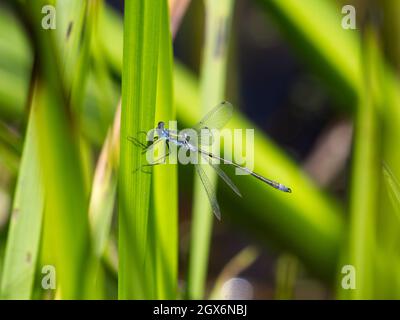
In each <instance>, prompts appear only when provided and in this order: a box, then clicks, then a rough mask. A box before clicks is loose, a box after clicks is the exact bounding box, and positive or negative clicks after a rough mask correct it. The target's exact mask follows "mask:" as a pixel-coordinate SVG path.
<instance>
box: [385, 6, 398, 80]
mask: <svg viewBox="0 0 400 320" xmlns="http://www.w3.org/2000/svg"><path fill="white" fill-rule="evenodd" d="M381 3H382V6H383V12H384V19H383V24H384V25H383V27H384V38H385V46H386V48H385V49H386V53H387V55H388V57H389V60H390V61H391V62H392V64H393V65H394V67H395V69H396V70H397V74H400V19H399V15H400V1H393V0H383V1H381Z"/></svg>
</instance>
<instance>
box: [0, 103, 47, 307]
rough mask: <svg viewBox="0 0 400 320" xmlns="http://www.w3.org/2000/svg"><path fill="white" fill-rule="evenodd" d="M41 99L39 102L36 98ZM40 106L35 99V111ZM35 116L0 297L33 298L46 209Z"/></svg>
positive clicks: (24, 155) (21, 172)
mask: <svg viewBox="0 0 400 320" xmlns="http://www.w3.org/2000/svg"><path fill="white" fill-rule="evenodd" d="M36 102H38V101H36ZM36 108H37V106H36V105H35V101H34V102H33V108H32V112H35V111H34V110H35V109H36ZM33 119H34V117H33V115H32V114H31V116H30V117H29V123H28V128H27V132H26V138H25V144H24V150H23V152H22V159H21V165H20V168H19V176H18V181H17V186H16V191H15V197H14V203H13V211H12V216H11V222H10V227H9V231H8V238H7V245H6V253H5V260H4V268H3V273H2V279H1V290H0V298H1V299H30V298H31V297H32V287H33V281H34V276H35V269H36V261H37V255H38V251H39V240H40V235H41V227H42V216H43V209H44V194H43V190H42V186H41V183H40V181H41V173H40V170H41V169H40V164H39V154H38V141H37V133H36V129H35V128H34V126H35V122H34V120H33Z"/></svg>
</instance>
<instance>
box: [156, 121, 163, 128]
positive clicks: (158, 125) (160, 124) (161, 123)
mask: <svg viewBox="0 0 400 320" xmlns="http://www.w3.org/2000/svg"><path fill="white" fill-rule="evenodd" d="M164 126H165V124H164V121H160V122H159V123H158V124H157V129H161V130H164Z"/></svg>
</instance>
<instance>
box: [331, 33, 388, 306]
mask: <svg viewBox="0 0 400 320" xmlns="http://www.w3.org/2000/svg"><path fill="white" fill-rule="evenodd" d="M365 33H366V34H365V42H363V43H364V45H365V47H364V48H363V49H364V50H362V52H363V59H362V62H363V75H364V86H363V87H362V88H360V102H359V103H360V105H359V107H358V109H357V115H356V121H355V130H354V131H355V132H354V153H353V164H352V181H351V191H350V193H351V196H350V208H349V210H350V224H349V247H348V250H349V251H348V260H345V261H344V262H346V264H349V265H352V266H354V268H355V272H356V274H355V276H356V289H355V290H351V289H350V290H344V288H343V286H342V290H341V289H339V293H340V295H341V296H342V297H346V298H351V299H371V298H374V265H375V264H374V260H375V259H374V258H375V254H376V253H375V250H376V243H375V232H376V230H375V225H376V216H375V214H376V209H377V201H378V200H377V195H378V181H379V172H380V165H379V161H380V159H379V154H380V150H379V149H380V147H379V146H380V141H379V136H378V126H379V117H378V116H377V114H376V108H375V106H374V104H375V103H376V99H375V98H376V97H375V96H374V95H373V93H374V92H376V87H374V86H375V85H376V76H377V75H376V70H374V69H373V68H376V65H374V63H373V61H375V60H374V58H375V55H376V53H377V50H378V47H377V42H376V38H375V34H374V33H373V32H372V30H370V29H367V30H366V32H365ZM341 267H342V266H340V268H341ZM343 276H344V275H343V274H342V277H343ZM340 283H341V281H340Z"/></svg>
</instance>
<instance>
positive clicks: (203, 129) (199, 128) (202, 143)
mask: <svg viewBox="0 0 400 320" xmlns="http://www.w3.org/2000/svg"><path fill="white" fill-rule="evenodd" d="M232 113H233V107H232V105H231V104H230V103H229V102H227V101H224V102H222V103H220V104H219V105H217V106H216V107H214V108H213V109H212V110H211V111H210V112H208V113H207V114H206V115H205V116H204V118H203V119H202V120H201V121H200V122H199V123H198V124H197V125H196V126H195V127H194V128H193V129H194V130H195V132H197V133H198V137H199V139H197V141H196V143H195V142H193V141H194V139H191V136H190V135H189V134H187V131H185V130H182V131H180V132H178V131H176V130H171V129H168V128H166V127H165V123H164V122H163V121H160V122H159V123H158V125H157V128H155V129H154V131H155V135H154V137H153V138H154V139H156V140H153V141H152V142H150V144H149V145H147V146H146V145H144V144H143V143H141V142H139V141H138V140H137V139H135V138H130V140H131V141H132V142H134V143H135V144H136V145H140V146H141V147H143V148H144V149H145V150H149V148H152V147H154V146H155V144H156V143H159V142H160V141H164V142H165V143H166V145H167V146H168V149H169V145H170V144H171V143H172V144H175V145H176V146H177V147H179V148H184V149H185V150H187V151H189V152H192V153H195V154H197V155H198V156H199V157H202V158H203V159H204V160H205V163H207V164H209V165H210V166H211V167H212V168H213V169H214V170H215V172H216V173H217V174H218V175H219V176H220V177H221V179H222V180H224V181H225V183H226V184H227V185H228V186H229V187H230V188H231V189H232V190H233V191H234V192H235V193H236V194H237V195H239V196H240V197H241V196H242V195H241V193H240V191H239V189H238V188H237V187H236V186H235V184H234V183H233V182H232V180H231V179H230V178H229V177H228V176H227V175H226V174H225V172H224V171H222V170H221V169H220V168H219V166H218V165H217V164H215V163H213V162H214V161H213V160H217V161H220V162H223V163H225V164H228V165H232V166H234V167H235V168H238V169H240V170H242V171H244V172H246V173H248V174H250V175H252V176H253V177H255V178H257V179H258V180H260V181H262V182H264V183H266V184H267V185H269V186H271V187H273V188H275V189H277V190H280V191H283V192H292V191H291V189H290V188H288V187H286V186H284V185H283V184H281V183H278V182H276V181H273V180H270V179H267V178H265V177H263V176H261V175H260V174H257V173H255V172H253V171H251V170H250V169H248V168H247V167H244V166H241V165H239V164H237V163H235V162H233V161H231V160H229V159H225V158H222V157H220V156H217V155H216V154H213V153H211V152H209V151H208V150H205V149H206V148H205V147H206V146H207V145H210V144H212V142H213V134H212V132H213V130H214V129H216V130H219V129H222V128H223V127H224V126H225V124H226V123H227V122H228V121H229V120H230V118H231V117H232ZM168 155H169V151H168V152H167V153H165V154H164V155H163V156H162V157H160V158H159V159H157V161H156V162H152V163H150V164H148V165H145V166H154V165H158V164H163V163H165V161H166V158H167V156H168ZM195 168H196V172H197V174H198V176H199V178H200V180H201V182H202V184H203V186H204V189H205V191H206V194H207V196H208V199H209V201H210V204H211V208H212V210H213V212H214V214H215V216H216V217H217V218H218V219H219V220H220V219H221V211H220V208H219V205H218V201H217V197H216V193H215V190H214V189H213V185H212V184H211V182H210V180H209V178H208V177H207V175H206V172H205V171H204V169H203V168H202V165H201V164H200V163H195Z"/></svg>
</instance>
